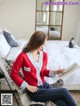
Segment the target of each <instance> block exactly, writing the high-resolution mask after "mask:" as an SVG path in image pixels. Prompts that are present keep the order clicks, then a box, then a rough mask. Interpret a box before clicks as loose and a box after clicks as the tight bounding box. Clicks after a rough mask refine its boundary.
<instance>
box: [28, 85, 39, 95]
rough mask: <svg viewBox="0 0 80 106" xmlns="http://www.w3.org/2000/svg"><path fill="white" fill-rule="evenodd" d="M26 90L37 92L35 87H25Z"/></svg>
mask: <svg viewBox="0 0 80 106" xmlns="http://www.w3.org/2000/svg"><path fill="white" fill-rule="evenodd" d="M27 90H29V91H30V92H32V93H34V92H37V90H38V88H37V87H36V86H31V85H27Z"/></svg>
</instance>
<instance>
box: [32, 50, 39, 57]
mask: <svg viewBox="0 0 80 106" xmlns="http://www.w3.org/2000/svg"><path fill="white" fill-rule="evenodd" d="M30 53H31V54H32V55H35V56H36V55H39V52H38V51H37V50H34V51H31V52H30Z"/></svg>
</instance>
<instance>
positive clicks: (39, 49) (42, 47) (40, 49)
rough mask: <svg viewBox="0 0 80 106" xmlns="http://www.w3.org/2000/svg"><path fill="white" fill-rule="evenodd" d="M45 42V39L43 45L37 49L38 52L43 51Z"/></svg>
mask: <svg viewBox="0 0 80 106" xmlns="http://www.w3.org/2000/svg"><path fill="white" fill-rule="evenodd" d="M46 42H47V39H46V40H45V42H44V44H43V45H41V46H40V47H39V48H38V49H37V51H38V52H40V51H43V49H44V46H45V44H46Z"/></svg>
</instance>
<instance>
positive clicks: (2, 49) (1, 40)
mask: <svg viewBox="0 0 80 106" xmlns="http://www.w3.org/2000/svg"><path fill="white" fill-rule="evenodd" d="M10 49H11V47H10V46H9V44H8V43H7V41H6V39H5V37H4V35H3V34H2V33H0V56H1V57H4V58H5V57H6V56H7V55H8V53H9V51H10Z"/></svg>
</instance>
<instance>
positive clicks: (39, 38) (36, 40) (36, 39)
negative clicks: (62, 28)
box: [22, 31, 48, 52]
mask: <svg viewBox="0 0 80 106" xmlns="http://www.w3.org/2000/svg"><path fill="white" fill-rule="evenodd" d="M47 38H48V36H47V35H46V34H45V33H44V32H42V31H36V32H34V33H33V34H32V36H31V38H30V40H29V42H28V44H27V45H26V47H25V48H24V49H23V50H22V52H29V51H33V50H36V49H38V48H39V47H40V46H41V45H43V44H44V42H45V40H46V39H47Z"/></svg>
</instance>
